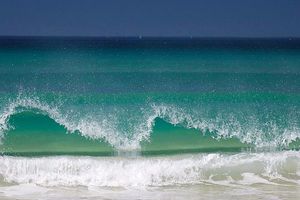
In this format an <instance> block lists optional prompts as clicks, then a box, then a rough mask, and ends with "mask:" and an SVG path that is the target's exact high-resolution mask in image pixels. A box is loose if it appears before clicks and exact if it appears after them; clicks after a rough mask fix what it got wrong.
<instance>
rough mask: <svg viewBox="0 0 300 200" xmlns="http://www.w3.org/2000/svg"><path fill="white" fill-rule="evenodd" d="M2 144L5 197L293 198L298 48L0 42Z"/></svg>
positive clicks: (248, 42) (199, 42) (299, 120)
mask: <svg viewBox="0 0 300 200" xmlns="http://www.w3.org/2000/svg"><path fill="white" fill-rule="evenodd" d="M0 139H1V143H0V152H1V154H2V156H1V158H0V161H1V162H0V177H1V178H2V179H0V185H1V184H2V185H3V188H2V189H3V191H2V190H1V191H2V193H3V194H4V193H5V194H6V193H7V191H6V190H10V189H9V188H10V187H12V186H7V184H8V185H10V184H12V185H14V187H15V186H20V187H21V189H17V191H18V190H22V187H23V184H37V185H38V186H41V187H44V186H46V187H48V186H51V187H52V186H54V187H58V188H59V186H66V187H70V188H72V187H79V186H80V187H81V186H82V187H91V186H97V187H117V188H124V187H125V188H128V187H130V188H131V187H133V186H134V187H152V186H155V187H156V186H158V187H160V186H168V187H175V186H176V188H177V189H178V188H179V189H178V190H179V191H178V192H179V193H180V192H182V191H181V189H182V190H183V189H184V188H185V187H186V186H189V185H196V186H197V185H201V184H204V183H205V184H212V185H218V184H221V183H222V184H224V183H225V182H226V184H228V185H230V186H232V185H235V186H236V185H247V187H248V186H249V185H252V184H254V185H256V184H263V185H265V186H266V187H268V186H269V185H270V184H279V186H280V187H281V184H283V183H284V184H283V185H285V186H284V187H286V184H287V185H289V186H290V187H294V188H298V189H297V190H299V186H298V185H299V179H300V177H299V176H300V175H299V173H300V171H299V170H300V168H299V167H300V162H299V151H298V150H299V148H300V41H299V40H298V39H291V40H287V39H272V40H271V39H268V40H264V39H257V40H256V39H214V40H213V39H183V38H173V39H167V38H146V39H136V38H1V39H0ZM82 156H83V157H82ZM89 156H92V157H89ZM227 160H231V161H232V162H233V163H234V164H232V163H231V164H230V163H227ZM273 160H275V161H274V162H273ZM49 162H51V163H52V164H51V165H49V166H47V164H46V163H49ZM247 163H248V164H251V166H252V167H250V168H248V169H246V168H245V166H247ZM150 165H153V166H152V167H150ZM173 165H177V166H179V165H180V166H182V168H180V167H179V168H178V169H177V170H176V169H174V168H173V167H172V166H173ZM24 166H26V167H25V169H24ZM108 166H110V167H112V171H110V170H109V169H110V167H108ZM146 166H148V167H146ZM146 168H149V170H150V171H147V170H146ZM134 169H135V170H137V169H139V170H141V173H140V176H138V178H136V179H133V178H130V176H132V175H133V174H134V172H135V171H134ZM107 170H108V171H107ZM123 170H125V171H126V170H127V171H128V173H129V177H125V176H123V175H121V173H119V172H118V171H120V172H122V171H123ZM203 170H204V171H203ZM83 171H86V174H84V173H83ZM95 173H96V174H97V175H95V177H94V178H93V177H92V176H91V175H92V174H95ZM98 173H99V174H98ZM231 173H232V174H231ZM59 174H60V175H59ZM100 174H101V175H100ZM130 174H131V175H130ZM273 176H274V177H275V178H274V177H273ZM108 177H111V178H108ZM150 177H152V178H150ZM272 177H273V178H272ZM183 185H184V187H183ZM177 186H178V187H177ZM181 186H182V187H181ZM223 186H224V185H223ZM7 187H8V189H7ZM26 187H27V186H26ZM30 187H31V186H30ZM197 187H198V186H197ZM197 187H191V188H193V191H192V192H191V194H194V193H195V194H196V193H197V192H198V191H199V188H197ZM203 187H204V186H203ZM224 187H225V190H226V187H227V186H224ZM251 187H252V186H251ZM251 187H250V186H249V188H251ZM282 187H283V186H282ZM290 187H288V188H289V189H291V188H290ZM0 188H1V187H0ZM70 188H69V189H70ZM176 188H175V189H174V190H177V189H176ZM249 188H248V189H249ZM40 189H41V188H39V189H38V190H40ZM77 189H78V188H77ZM102 189H103V188H102ZM202 189H203V188H202ZM252 189H253V188H252ZM260 189H262V190H263V191H264V190H265V188H263V187H262V188H260ZM277 189H278V188H277ZM281 189H282V188H281ZM4 190H5V191H4ZM71 190H72V189H71ZM108 190H109V191H111V190H110V189H108ZM205 190H206V189H205ZM208 190H209V189H208ZM160 191H161V192H162V191H165V190H164V188H163V187H162V188H161V190H160ZM283 191H286V190H285V189H283ZM291 191H292V194H293V195H294V194H296V193H293V191H295V189H291ZM82 192H83V193H85V192H87V191H85V189H84V190H83V191H82ZM7 194H10V193H9V192H8V193H7ZM0 196H1V194H0ZM6 196H7V197H9V195H6ZM79 196H80V195H79ZM146 196H147V195H146ZM146 196H145V198H146ZM150 196H151V195H150ZM163 196H164V194H163V193H162V197H163ZM13 197H15V196H14V195H13ZM37 198H38V197H37ZM103 198H104V197H103ZM134 198H135V197H134Z"/></svg>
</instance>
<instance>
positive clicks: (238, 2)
mask: <svg viewBox="0 0 300 200" xmlns="http://www.w3.org/2000/svg"><path fill="white" fill-rule="evenodd" d="M1 35H2V36H18V35H20V36H153V37H157V36H162V37H168V36H170V37H172V36H173V37H190V36H193V37H300V0H0V36H1Z"/></svg>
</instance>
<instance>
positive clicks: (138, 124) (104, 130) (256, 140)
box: [0, 94, 300, 151]
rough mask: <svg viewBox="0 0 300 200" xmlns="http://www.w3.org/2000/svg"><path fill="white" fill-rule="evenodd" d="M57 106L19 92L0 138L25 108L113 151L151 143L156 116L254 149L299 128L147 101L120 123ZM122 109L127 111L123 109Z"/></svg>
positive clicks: (0, 124)
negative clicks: (11, 120)
mask: <svg viewBox="0 0 300 200" xmlns="http://www.w3.org/2000/svg"><path fill="white" fill-rule="evenodd" d="M61 107H62V106H60V105H58V104H56V105H51V104H49V103H45V102H43V101H41V100H40V99H39V98H37V97H32V95H31V96H29V97H27V96H25V95H22V94H20V95H19V96H18V97H17V98H16V99H15V100H12V101H9V102H8V103H7V106H4V107H3V110H2V111H1V115H0V138H2V139H3V137H5V134H6V133H7V134H9V130H11V129H13V127H12V126H11V125H10V123H9V119H10V118H11V117H12V116H14V115H16V114H18V113H22V112H26V111H30V112H33V113H36V114H42V115H46V116H48V117H50V118H51V119H53V120H54V121H55V122H56V123H58V124H59V125H61V126H63V127H64V128H65V129H66V131H67V132H70V133H75V132H77V133H79V134H81V135H82V136H84V137H87V138H91V139H95V140H104V141H105V142H107V143H109V144H110V145H111V146H112V147H114V148H115V149H116V150H117V151H136V150H140V149H141V142H144V141H148V142H151V134H152V132H153V127H154V126H155V123H156V120H157V119H158V118H160V119H162V120H164V121H166V122H168V123H170V124H172V125H174V126H180V127H184V128H186V129H195V130H198V131H199V134H206V133H211V135H212V137H213V138H215V139H216V140H221V139H226V138H237V139H239V140H240V141H241V142H242V143H245V144H253V145H254V146H255V147H256V148H266V147H267V148H277V147H283V148H285V147H288V145H289V144H291V143H292V142H294V141H297V139H299V138H300V129H299V127H298V126H297V124H291V125H287V126H285V127H283V128H282V127H280V126H279V125H278V124H276V123H275V122H274V123H273V122H272V121H269V122H265V124H262V125H261V124H260V122H257V120H256V119H255V117H252V118H251V117H249V120H248V121H247V119H246V120H245V119H243V120H244V121H246V123H244V122H242V121H241V120H239V119H238V118H237V117H236V116H234V114H232V115H230V114H228V115H227V116H217V117H215V118H208V117H203V116H201V113H200V114H199V113H196V112H195V111H191V110H187V109H185V108H180V106H176V105H173V104H163V103H160V104H157V103H148V104H147V105H145V108H141V110H140V111H139V112H138V111H136V113H138V114H136V115H135V116H131V115H130V116H129V118H126V116H125V117H123V118H124V119H122V120H123V121H122V123H121V122H118V121H117V120H119V119H120V118H121V117H119V116H116V115H117V114H118V112H119V111H118V110H117V111H116V113H117V114H116V115H112V116H109V115H106V114H105V113H104V114H103V115H102V117H101V118H97V117H94V116H93V115H88V114H86V115H80V116H79V117H78V114H79V113H80V110H76V109H74V110H72V109H71V110H70V111H69V112H66V111H64V112H62V109H61ZM120 112H121V111H120ZM124 112H127V110H126V108H124ZM74 113H75V114H74ZM76 113H77V114H76ZM131 114H132V113H131ZM74 115H76V117H74ZM132 115H133V114H132ZM130 117H131V118H130ZM126 123H127V124H129V125H128V127H129V128H127V129H122V128H120V127H123V126H127V124H126Z"/></svg>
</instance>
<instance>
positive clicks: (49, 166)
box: [0, 151, 300, 188]
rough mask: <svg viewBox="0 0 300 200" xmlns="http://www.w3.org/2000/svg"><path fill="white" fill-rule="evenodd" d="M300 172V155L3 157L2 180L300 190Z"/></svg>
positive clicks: (64, 183) (88, 184)
mask: <svg viewBox="0 0 300 200" xmlns="http://www.w3.org/2000/svg"><path fill="white" fill-rule="evenodd" d="M299 170H300V154H299V152H296V151H288V152H278V153H239V154H235V155H227V154H198V155H184V156H171V157H137V158H126V157H107V158H103V157H69V156H58V157H41V158H24V157H10V156H2V157H0V175H1V176H2V177H3V179H4V180H5V182H9V183H18V184H29V183H34V184H39V185H43V186H110V187H138V188H140V187H147V186H168V185H185V184H203V183H213V184H218V183H226V184H234V185H249V184H255V183H259V184H274V183H277V180H278V179H280V177H284V178H286V179H288V180H289V179H291V178H290V177H291V176H292V177H293V182H286V183H289V184H298V183H299V179H300V177H299V175H297V173H298V172H299ZM276 177H277V179H276ZM281 181H282V179H281ZM278 184H279V182H278Z"/></svg>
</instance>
